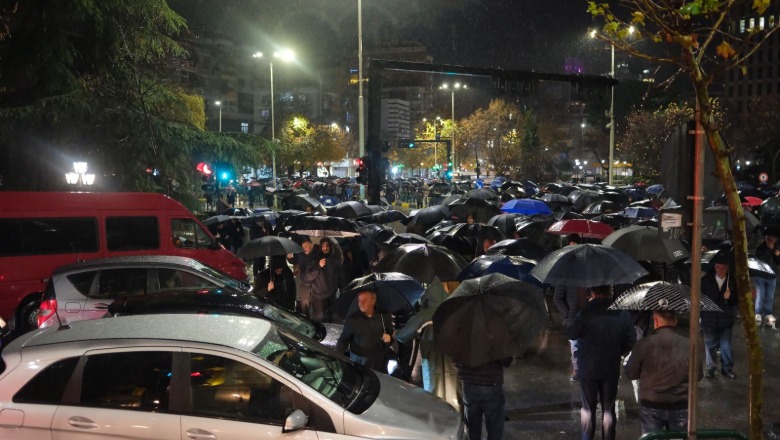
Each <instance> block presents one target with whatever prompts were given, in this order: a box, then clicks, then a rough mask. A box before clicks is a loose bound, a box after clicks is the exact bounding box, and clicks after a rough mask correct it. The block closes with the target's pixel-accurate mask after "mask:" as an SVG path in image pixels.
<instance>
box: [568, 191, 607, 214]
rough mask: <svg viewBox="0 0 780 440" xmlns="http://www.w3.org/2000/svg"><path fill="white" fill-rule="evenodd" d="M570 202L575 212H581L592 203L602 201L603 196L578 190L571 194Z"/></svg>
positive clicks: (594, 192)
mask: <svg viewBox="0 0 780 440" xmlns="http://www.w3.org/2000/svg"><path fill="white" fill-rule="evenodd" d="M569 200H570V201H571V206H572V208H573V209H574V210H575V211H581V210H582V209H583V208H585V207H586V206H588V205H590V204H591V203H593V202H598V201H599V200H601V194H599V193H598V192H596V191H588V190H577V191H574V192H572V193H571V194H569Z"/></svg>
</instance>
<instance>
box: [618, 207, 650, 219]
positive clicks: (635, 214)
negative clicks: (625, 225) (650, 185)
mask: <svg viewBox="0 0 780 440" xmlns="http://www.w3.org/2000/svg"><path fill="white" fill-rule="evenodd" d="M619 214H621V215H622V216H623V217H628V218H656V217H658V210H657V209H655V208H650V207H645V206H629V207H628V208H625V209H623V211H622V212H621V213H619Z"/></svg>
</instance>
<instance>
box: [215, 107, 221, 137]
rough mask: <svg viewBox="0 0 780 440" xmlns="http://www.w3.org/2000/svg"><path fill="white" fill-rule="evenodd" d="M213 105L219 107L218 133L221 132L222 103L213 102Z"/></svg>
mask: <svg viewBox="0 0 780 440" xmlns="http://www.w3.org/2000/svg"><path fill="white" fill-rule="evenodd" d="M214 105H216V106H217V107H219V131H220V133H221V132H222V101H214Z"/></svg>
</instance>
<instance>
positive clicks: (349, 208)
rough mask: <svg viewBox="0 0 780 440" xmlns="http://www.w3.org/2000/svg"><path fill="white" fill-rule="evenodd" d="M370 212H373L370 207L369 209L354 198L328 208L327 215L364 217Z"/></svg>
mask: <svg viewBox="0 0 780 440" xmlns="http://www.w3.org/2000/svg"><path fill="white" fill-rule="evenodd" d="M371 214H373V212H372V211H371V209H369V208H368V207H367V206H366V205H364V204H362V203H360V202H356V201H354V200H350V201H347V202H341V203H339V204H337V205H334V206H331V207H330V208H328V215H330V216H332V217H341V218H358V217H366V216H369V215H371Z"/></svg>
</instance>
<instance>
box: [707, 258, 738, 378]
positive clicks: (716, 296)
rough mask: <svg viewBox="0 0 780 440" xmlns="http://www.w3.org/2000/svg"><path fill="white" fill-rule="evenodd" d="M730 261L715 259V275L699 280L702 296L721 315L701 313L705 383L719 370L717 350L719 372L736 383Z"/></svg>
mask: <svg viewBox="0 0 780 440" xmlns="http://www.w3.org/2000/svg"><path fill="white" fill-rule="evenodd" d="M728 260H729V258H728V257H726V256H723V255H718V256H716V257H715V258H713V261H712V262H713V263H714V264H715V271H714V272H708V273H707V274H706V275H704V276H703V277H702V279H701V294H702V296H707V297H709V298H710V299H711V300H713V301H714V302H715V304H717V305H718V306H719V307H720V308H721V310H723V311H722V312H701V329H702V331H704V348H705V350H704V351H705V354H706V361H707V374H706V377H707V379H712V378H713V377H715V370H717V367H718V359H717V357H716V356H717V350H718V347H720V372H721V373H722V374H723V376H724V377H727V378H729V379H736V378H737V375H736V374H735V373H734V371H733V370H732V368H733V367H734V357H733V355H732V352H731V330H732V327H733V326H734V316H735V315H736V307H737V305H738V304H739V300H738V296H737V283H736V281H735V280H734V278H733V277H731V276H730V275H729V261H728Z"/></svg>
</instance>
